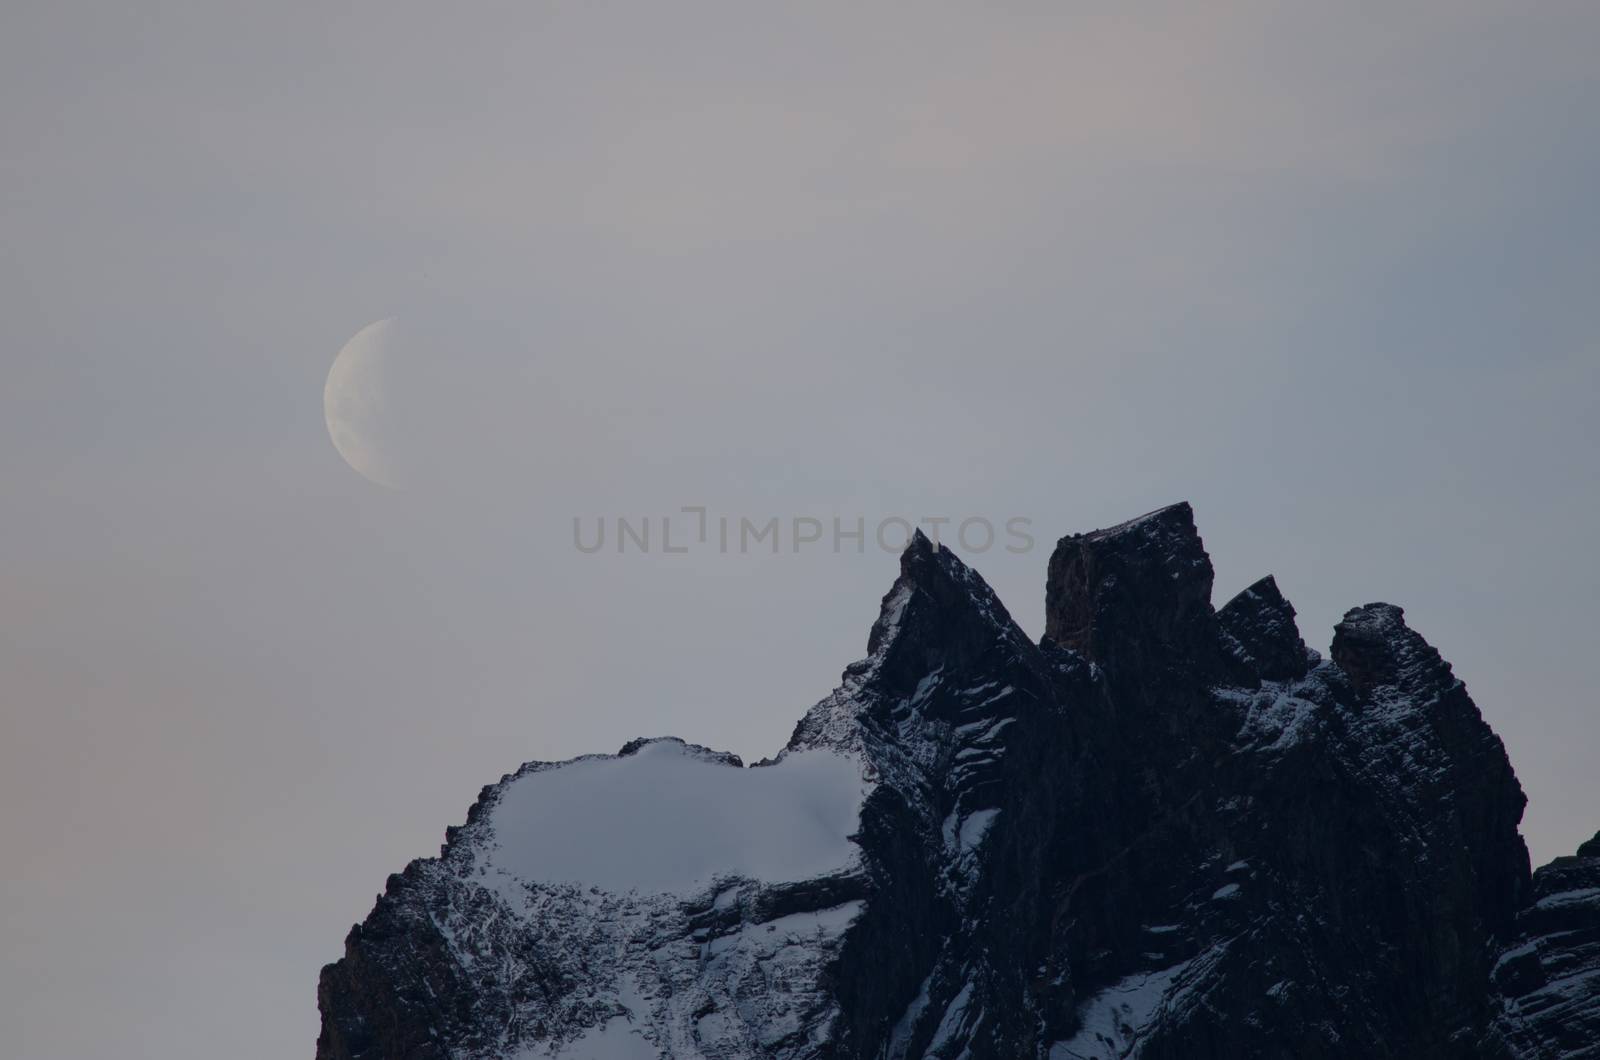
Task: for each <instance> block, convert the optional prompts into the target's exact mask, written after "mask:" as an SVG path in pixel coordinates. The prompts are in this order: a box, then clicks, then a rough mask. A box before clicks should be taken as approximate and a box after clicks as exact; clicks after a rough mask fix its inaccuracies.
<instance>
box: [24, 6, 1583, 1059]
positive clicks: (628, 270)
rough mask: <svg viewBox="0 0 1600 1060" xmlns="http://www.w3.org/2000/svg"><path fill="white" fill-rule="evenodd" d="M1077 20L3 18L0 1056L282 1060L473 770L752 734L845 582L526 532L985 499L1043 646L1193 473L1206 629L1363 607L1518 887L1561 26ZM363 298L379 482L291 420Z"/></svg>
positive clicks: (1558, 637)
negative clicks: (1457, 686)
mask: <svg viewBox="0 0 1600 1060" xmlns="http://www.w3.org/2000/svg"><path fill="white" fill-rule="evenodd" d="M1122 6H1123V5H1104V6H1098V5H1096V6H1092V7H1091V6H1087V5H1043V4H1014V5H987V6H986V7H985V8H984V9H983V10H979V9H978V8H977V7H975V6H972V5H953V4H952V5H945V4H932V5H930V4H917V5H910V4H904V5H878V6H862V5H837V6H835V5H823V4H793V5H785V6H783V7H782V8H779V7H777V6H776V5H762V6H761V8H760V9H759V10H758V9H757V8H756V7H753V6H751V5H734V4H726V5H702V4H689V3H679V4H672V5H576V4H572V5H560V6H551V5H531V4H525V5H482V6H466V7H464V6H461V5H422V4H409V3H405V4H386V5H376V4H372V5H367V4H363V5H348V6H341V7H339V8H338V9H331V8H330V7H329V6H328V5H252V6H245V5H228V4H213V3H192V4H176V3H175V4H165V3H163V4H154V5H59V4H43V3H24V4H12V5H9V6H8V7H7V9H6V13H5V15H4V16H0V329H3V330H0V337H3V344H0V358H3V362H0V367H3V369H4V374H3V385H0V516H3V525H0V593H3V595H4V599H5V607H4V608H3V609H0V673H3V674H4V675H5V676H4V683H3V687H0V725H3V729H0V843H3V847H4V850H5V851H6V856H5V859H4V869H3V871H0V1027H4V1028H5V1035H6V1038H7V1046H6V1049H7V1051H8V1052H10V1053H14V1055H16V1056H19V1057H20V1056H26V1057H29V1058H30V1060H55V1058H69V1057H70V1058H74V1060H81V1058H83V1057H102V1056H103V1057H111V1056H118V1057H123V1056H164V1057H171V1058H175V1060H183V1058H190V1057H193V1058H197V1060H198V1058H202V1057H204V1058H208V1060H209V1058H211V1057H214V1056H215V1055H216V1051H217V1043H218V1042H223V1041H226V1042H227V1043H228V1048H227V1052H228V1053H229V1055H230V1056H235V1057H238V1058H240V1060H254V1058H256V1057H260V1058H263V1060H264V1058H268V1057H272V1058H277V1057H282V1056H295V1055H303V1056H309V1055H310V1054H311V1051H312V1041H313V1038H314V1036H315V1032H316V1013H315V1008H314V998H313V989H314V985H315V977H316V973H317V970H318V968H319V966H320V965H321V964H322V963H324V962H325V961H328V960H331V959H333V958H335V957H336V956H338V955H339V953H340V945H341V940H342V938H343V934H344V932H345V931H346V929H347V928H348V927H349V925H350V923H351V922H353V921H355V920H357V919H359V918H360V917H361V916H362V915H364V913H365V912H366V910H367V909H368V907H369V905H370V902H371V899H372V896H373V894H374V893H376V892H377V891H378V890H380V889H381V888H382V886H383V880H384V877H385V875H386V874H387V873H388V872H390V871H394V870H397V869H399V868H400V867H401V866H402V865H403V864H404V863H405V862H406V861H407V860H408V859H410V858H412V857H415V856H419V855H424V854H428V853H431V852H432V851H434V850H435V849H436V847H437V845H438V843H439V842H440V840H441V839H442V835H443V829H444V827H445V826H446V825H449V824H453V823H458V822H459V821H460V820H461V819H462V818H463V816H464V814H465V810H466V807H467V805H468V804H469V803H470V802H471V800H472V798H473V797H474V795H475V794H476V792H477V790H478V788H479V787H480V786H481V785H482V784H484V783H486V782H488V781H491V780H493V779H495V778H497V777H499V776H500V775H501V774H502V773H503V772H506V771H508V770H510V769H512V768H514V767H515V766H517V765H518V764H519V763H520V762H522V761H523V760H525V759H531V758H559V757H565V756H569V755H573V754H577V753H582V752H586V751H595V750H608V751H609V750H614V749H615V748H616V747H617V746H618V745H620V744H621V743H622V742H624V741H625V740H627V739H629V738H631V737H635V736H640V735H656V734H661V733H673V734H676V735H680V736H683V737H685V738H688V739H692V740H697V741H699V742H702V743H707V744H711V745H714V746H718V747H726V748H729V749H732V750H735V751H738V752H740V753H741V754H745V755H747V756H751V757H756V756H760V755H762V754H765V753H769V752H770V751H772V750H774V749H775V748H776V747H778V746H780V745H781V743H782V742H783V740H784V739H785V738H786V737H787V735H788V732H789V729H790V727H791V726H792V725H793V723H794V721H795V719H796V718H797V717H798V716H799V714H800V713H801V711H802V710H803V709H804V708H805V707H806V706H808V705H809V704H810V703H811V702H813V701H814V700H816V699H817V698H819V697H820V696H822V695H823V694H825V693H826V692H827V691H828V690H829V688H831V687H832V684H833V683H834V681H835V679H836V678H837V675H838V671H839V669H840V668H841V667H842V666H843V665H844V664H845V663H847V662H849V661H850V660H852V659H854V658H856V657H858V656H859V655H860V654H862V652H863V650H864V645H865V638H866V632H867V628H868V626H869V625H870V623H871V621H872V619H873V617H874V615H875V613H876V606H877V601H878V598H879V596H880V595H881V594H882V593H883V591H884V590H885V589H886V588H887V586H888V584H889V582H890V581H891V579H892V577H893V574H894V570H895V563H894V560H893V558H892V557H888V556H885V555H883V554H881V553H878V552H876V551H875V550H871V549H869V550H868V552H867V554H866V555H864V556H859V557H858V556H855V555H853V554H849V555H845V556H835V555H832V554H831V553H830V552H829V551H827V550H825V549H815V550H812V551H809V552H805V553H802V554H800V555H798V556H796V555H793V554H784V555H780V556H776V557H773V556H747V557H725V556H718V555H716V554H714V553H706V552H696V553H692V554H690V555H688V556H682V557H678V556H663V555H660V554H656V555H650V556H617V555H616V554H615V553H614V552H611V551H609V550H608V551H607V552H606V553H603V554H599V555H595V556H585V555H580V554H578V553H577V552H576V551H575V550H574V549H573V547H572V542H571V532H572V527H571V519H572V517H573V516H574V515H576V514H581V515H584V516H587V517H591V518H592V517H594V516H597V515H607V516H615V515H617V514H629V515H634V516H639V515H645V514H653V515H659V514H661V513H664V512H670V511H675V510H676V509H677V508H678V507H679V506H680V505H688V504H705V505H709V506H711V507H712V508H713V509H714V510H715V511H719V512H725V513H730V514H733V515H735V516H737V515H740V514H744V515H749V516H751V517H765V516H767V515H781V516H789V515H814V516H817V517H820V518H823V519H825V520H826V519H830V518H831V517H832V516H834V515H840V516H844V517H846V518H853V517H855V516H857V515H864V516H866V517H868V518H869V519H877V518H881V517H885V516H890V515H901V516H906V517H911V518H915V517H918V516H923V515H950V516H956V517H961V516H965V515H974V514H976V515H985V516H989V517H991V518H993V519H995V520H996V521H997V522H998V521H1000V520H1003V519H1004V518H1006V517H1008V516H1011V515H1023V516H1027V517H1030V518H1032V520H1033V528H1034V531H1035V533H1036V536H1037V537H1038V539H1039V546H1038V548H1037V549H1036V550H1035V551H1034V552H1033V553H1032V554H1029V555H1020V556H1018V555H1010V554H1007V553H1005V552H1003V551H1000V550H998V549H997V550H995V551H993V552H991V553H989V554H987V555H984V556H977V557H970V558H971V559H972V561H973V563H974V564H975V566H977V567H978V569H979V570H980V571H981V572H982V573H983V574H984V575H985V576H986V577H987V578H988V579H989V580H990V581H991V582H992V583H993V584H994V585H995V587H996V589H997V590H998V591H999V592H1000V594H1001V596H1002V598H1003V599H1004V600H1005V601H1006V602H1007V604H1008V606H1009V607H1010V608H1011V610H1012V611H1013V613H1014V614H1015V615H1016V616H1017V618H1018V619H1019V621H1021V622H1022V623H1023V625H1024V626H1025V627H1026V628H1028V629H1029V630H1030V631H1032V632H1034V633H1037V632H1038V631H1039V630H1040V628H1041V625H1042V622H1041V612H1042V606H1043V602H1042V598H1043V585H1044V567H1045V561H1046V559H1047V557H1048V549H1049V546H1050V544H1052V543H1053V541H1054V538H1055V537H1056V536H1058V535H1060V534H1062V533H1066V532H1069V531H1075V530H1085V529H1089V528H1093V527H1096V526H1101V525H1106V524H1109V523H1112V522H1116V521H1119V520H1121V519H1123V518H1126V517H1129V516H1132V515H1135V514H1138V513H1140V512H1143V511H1145V510H1148V509H1150V508H1152V507H1155V506H1158V505H1160V504H1164V503H1168V502H1171V501H1175V500H1179V499H1188V500H1191V501H1193V502H1194V504H1195V506H1196V510H1197V516H1198V519H1199V522H1200V526H1201V530H1202V533H1203V534H1204V536H1205V538H1206V543H1207V546H1208V547H1209V549H1210V551H1211V553H1212V557H1213V560H1214V561H1215V564H1216V567H1217V574H1218V578H1217V591H1218V602H1219V603H1220V602H1221V601H1222V600H1223V599H1225V598H1226V597H1227V596H1229V595H1231V594H1232V593H1233V592H1235V591H1237V590H1238V589H1239V588H1241V587H1243V586H1244V585H1245V584H1247V583H1248V582H1249V581H1251V580H1253V579H1254V578H1255V577H1257V576H1259V575H1261V574H1263V573H1267V572H1272V573H1275V574H1276V575H1277V576H1278V578H1279V582H1280V584H1281V585H1282V587H1283V589H1284V591H1285V593H1286V594H1287V595H1288V596H1289V597H1290V598H1291V599H1292V600H1293V601H1294V603H1295V605H1296V606H1297V607H1298V609H1299V610H1300V613H1301V619H1302V630H1303V632H1304V633H1305V635H1306V639H1307V640H1308V641H1309V642H1310V643H1312V644H1313V645H1316V646H1318V647H1325V646H1326V644H1327V642H1328V640H1329V637H1330V635H1331V627H1332V624H1333V623H1334V622H1335V621H1336V620H1337V619H1338V616H1339V615H1340V614H1341V613H1342V612H1343V611H1344V610H1345V609H1346V608H1347V607H1350V606H1353V605H1356V604H1361V603H1366V602H1368V601H1371V600H1376V599H1385V600H1390V601H1392V602H1395V603H1398V604H1400V605H1402V606H1404V607H1405V608H1406V609H1407V614H1408V617H1409V619H1410V620H1411V621H1412V623H1413V624H1414V625H1415V626H1416V628H1418V629H1419V630H1421V631H1422V632H1423V633H1424V634H1425V635H1426V636H1427V637H1428V638H1429V639H1430V640H1431V641H1432V642H1433V643H1434V644H1435V645H1437V646H1438V647H1439V648H1440V650H1441V651H1442V652H1443V653H1444V654H1445V656H1446V657H1447V658H1449V659H1451V660H1452V661H1453V662H1454V663H1455V664H1456V669H1457V672H1458V673H1459V674H1460V675H1461V676H1462V677H1463V678H1464V679H1465V680H1466V681H1467V684H1468V686H1469V688H1470V689H1471V691H1472V693H1473V694H1474V696H1475V698H1476V699H1477V701H1478V703H1479V705H1480V706H1481V707H1482V708H1483V710H1484V712H1485V714H1486V715H1487V716H1488V718H1489V720H1490V721H1491V723H1493V724H1494V726H1495V727H1496V729H1497V730H1498V731H1499V732H1500V733H1501V734H1502V736H1503V737H1504V738H1505V741H1506V743H1507V746H1508V748H1509V750H1510V753H1511V757H1512V760H1513V763H1514V765H1515V766H1516V768H1517V770H1518V773H1519V775H1520V776H1521V778H1522V781H1523V784H1524V786H1525V788H1526V789H1527V791H1528V793H1529V796H1530V798H1531V800H1532V802H1531V805H1530V808H1529V811H1528V815H1527V817H1526V819H1525V828H1524V830H1525V833H1526V835H1527V836H1528V838H1529V841H1530V844H1531V845H1532V847H1533V850H1534V855H1535V858H1536V859H1537V860H1544V859H1547V858H1549V857H1551V856H1554V855H1555V854H1558V853H1562V852H1567V851H1570V850H1571V849H1572V848H1573V847H1574V846H1575V845H1576V844H1577V843H1578V842H1579V841H1580V840H1581V839H1583V838H1586V837H1587V836H1588V835H1590V834H1592V833H1593V832H1594V830H1595V829H1596V828H1597V827H1600V779H1597V778H1596V775H1595V772H1594V769H1593V761H1594V749H1595V747H1596V746H1597V745H1600V719H1597V716H1596V713H1595V710H1594V691H1593V681H1592V678H1591V660H1590V655H1591V654H1592V640H1593V618H1594V614H1595V612H1596V604H1597V597H1600V566H1597V564H1596V560H1595V551H1594V544H1593V543H1594V540H1595V537H1596V523H1597V517H1600V488H1597V487H1600V481H1597V477H1600V418H1597V417H1600V410H1597V408H1596V401H1597V394H1600V309H1597V308H1596V306H1597V304H1600V303H1597V302H1596V299H1595V297H1594V295H1595V292H1596V290H1600V266H1597V261H1600V258H1597V250H1600V211H1597V210H1596V206H1595V199H1594V189H1595V188H1596V187H1600V114H1597V110H1596V108H1595V106H1594V100H1595V99H1596V98H1597V94H1596V90H1597V87H1600V86H1597V83H1596V82H1597V81H1600V70H1597V68H1596V65H1595V63H1594V61H1593V56H1594V54H1595V51H1596V45H1597V43H1600V42H1597V39H1596V37H1597V31H1600V11H1597V10H1596V8H1595V7H1594V5H1593V4H1589V3H1563V2H1550V3H1538V4H1526V3H1515V4H1512V3H1507V4H1500V5H1491V4H1482V3H1468V2H1450V3H1442V2H1441V3H1432V4H1399V5H1396V4H1382V5H1359V4H1340V5H1250V4H1217V5H1206V7H1205V8H1204V10H1202V9H1200V8H1198V7H1195V6H1194V5H1173V6H1171V7H1164V6H1161V5H1152V6H1150V7H1147V8H1144V9H1143V10H1144V11H1145V12H1146V13H1145V14H1143V15H1141V16H1138V17H1134V16H1131V15H1129V14H1127V13H1125V12H1124V13H1113V12H1115V11H1117V10H1119V9H1121V8H1122ZM1291 6H1294V7H1297V8H1298V12H1297V13H1291V11H1290V8H1291ZM1313 7H1315V8H1317V9H1318V10H1316V11H1313V10H1312V8H1313ZM388 316H397V317H399V318H401V320H402V321H405V322H407V323H408V326H409V327H410V328H411V329H412V330H411V332H410V334H412V335H413V336H417V338H416V339H415V342H416V348H417V349H418V350H423V351H426V350H434V351H436V357H435V359H434V360H433V361H432V362H431V363H423V364H422V365H421V366H420V367H418V368H417V373H416V375H415V377H414V378H413V379H412V380H411V382H409V383H407V384H405V386H403V387H402V388H401V389H402V391H403V392H405V393H409V394H411V395H417V394H422V393H426V394H427V395H428V397H427V398H426V400H423V401H420V402H414V403H413V406H412V407H411V409H410V411H411V413H412V414H413V415H414V417H415V418H416V420H417V422H419V423H420V424H422V426H420V427H419V428H418V431H417V433H415V434H412V435H408V437H406V438H400V439H396V441H395V444H396V445H397V446H401V447H406V446H409V450H408V452H409V453H410V457H411V459H413V460H415V461H417V462H419V463H422V464H427V465H428V468H429V470H430V472H431V473H432V475H433V478H432V479H431V480H430V482H431V485H427V486H423V487H418V488H416V489H412V490H409V491H407V492H403V493H394V492H388V491H384V490H382V489H379V488H378V487H375V486H372V485H370V484H369V483H367V482H365V481H364V480H362V479H361V478H359V477H358V476H357V475H356V474H355V473H354V472H352V471H351V470H350V469H349V468H347V467H346V466H345V465H344V464H343V463H342V462H341V461H340V460H339V458H338V456H337V454H336V453H335V452H334V450H333V448H332V446H331V445H330V444H329V441H328V438H327V434H326V432H325V430H324V426H323V421H322V407H321V402H322V389H323V380H324V377H325V376H326V374H327V371H328V368H329V366H330V364H331V362H332V359H333V357H334V355H335V354H336V353H337V351H338V350H339V348H340V347H341V345H342V344H343V343H344V342H345V341H346V340H348V339H349V338H350V337H351V336H352V335H353V334H355V332H356V331H358V330H359V329H360V328H361V327H363V326H364V325H366V324H368V323H370V322H372V321H374V320H377V319H380V318H383V317H388ZM407 387H409V389H407ZM419 438H420V439H424V440H425V442H426V444H418V439H419Z"/></svg>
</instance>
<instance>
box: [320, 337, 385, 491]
mask: <svg viewBox="0 0 1600 1060" xmlns="http://www.w3.org/2000/svg"><path fill="white" fill-rule="evenodd" d="M394 332H395V322H394V318H393V317H388V318H386V319H384V320H378V321H374V322H373V323H371V324H368V325H367V326H366V327H364V328H362V329H361V330H360V331H358V332H356V334H355V337H354V338H352V339H351V340H350V341H349V342H347V343H345V344H344V348H343V349H342V350H340V351H339V355H338V356H337V357H335V358H334V359H333V367H332V368H330V369H328V382H327V384H326V385H325V386H324V387H323V389H322V412H323V415H324V416H325V417H326V419H327V421H328V437H329V438H330V439H331V440H332V441H333V447H334V448H335V449H337V450H338V451H339V455H340V456H341V457H343V458H344V462H345V463H347V464H349V465H350V467H351V468H352V469H353V470H354V471H355V472H356V473H357V474H359V475H360V476H361V477H362V478H365V479H367V480H368V481H369V482H374V483H377V484H378V485H380V486H384V487H387V488H388V489H399V488H401V486H402V485H404V479H403V477H402V475H401V472H400V468H399V467H398V466H397V462H396V461H395V460H394V458H393V456H392V454H391V453H390V452H389V451H388V450H387V449H386V448H385V445H384V431H385V427H386V421H388V420H390V419H392V417H393V410H392V409H391V408H390V407H389V405H390V386H389V384H390V379H391V376H392V368H393V364H392V356H391V354H392V351H391V349H390V347H391V346H392V345H393V342H394V338H395V335H394Z"/></svg>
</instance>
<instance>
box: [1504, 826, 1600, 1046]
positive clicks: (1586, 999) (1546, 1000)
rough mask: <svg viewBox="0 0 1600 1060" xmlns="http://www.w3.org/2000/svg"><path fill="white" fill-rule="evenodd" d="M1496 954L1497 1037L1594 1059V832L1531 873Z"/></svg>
mask: <svg viewBox="0 0 1600 1060" xmlns="http://www.w3.org/2000/svg"><path fill="white" fill-rule="evenodd" d="M1533 899H1534V901H1533V904H1532V905H1531V906H1529V907H1528V908H1527V909H1524V910H1523V911H1522V913H1521V914H1519V915H1518V917H1517V932H1516V936H1515V938H1514V939H1513V940H1512V942H1511V945H1509V946H1507V947H1506V949H1505V951H1504V952H1502V953H1501V954H1500V958H1499V961H1498V962H1497V963H1496V964H1495V968H1494V985H1495V987H1496V990H1497V992H1498V994H1499V997H1500V999H1501V1009H1500V1012H1499V1014H1498V1018H1497V1019H1496V1022H1495V1030H1496V1032H1497V1036H1498V1041H1499V1042H1500V1043H1501V1044H1502V1045H1503V1046H1504V1047H1506V1048H1507V1049H1508V1050H1509V1051H1510V1052H1512V1053H1513V1054H1514V1055H1517V1056H1537V1057H1546V1056H1555V1057H1564V1058H1577V1057H1586V1058H1592V1057H1600V835H1597V836H1595V838H1594V839H1591V840H1589V841H1588V842H1587V843H1584V844H1583V845H1582V846H1580V847H1579V848H1578V853H1577V856H1576V857H1568V858H1557V859H1556V860H1554V861H1552V862H1551V863H1550V864H1548V865H1546V866H1544V867H1543V868H1541V869H1540V870H1539V871H1538V872H1535V873H1534V874H1533Z"/></svg>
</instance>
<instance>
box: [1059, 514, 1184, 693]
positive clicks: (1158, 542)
mask: <svg viewBox="0 0 1600 1060" xmlns="http://www.w3.org/2000/svg"><path fill="white" fill-rule="evenodd" d="M1047 579H1048V580H1047V582H1046V587H1045V634H1044V639H1045V640H1046V641H1048V642H1051V643H1054V644H1057V645H1059V646H1061V647H1064V648H1069V649H1071V650H1073V651H1075V652H1077V653H1078V654H1080V655H1082V656H1083V657H1084V658H1086V659H1088V660H1089V661H1090V662H1096V663H1099V664H1100V665H1101V666H1103V667H1105V668H1107V669H1108V670H1113V671H1115V670H1117V669H1119V668H1120V669H1124V670H1132V669H1135V668H1138V667H1141V666H1144V665H1146V664H1149V663H1163V664H1164V663H1167V662H1173V661H1175V660H1178V659H1180V658H1187V659H1188V660H1190V661H1193V662H1196V663H1199V664H1200V665H1202V666H1205V667H1210V666H1211V665H1213V662H1214V654H1215V650H1216V619H1215V616H1214V614H1213V612H1212V610H1211V582H1212V570H1211V557H1210V556H1208V555H1207V554H1206V550H1205V546H1204V544H1203V543H1202V542H1201V540H1200V533H1199V531H1198V530H1197V529H1196V528H1195V524H1194V509H1193V508H1191V507H1190V506H1189V504H1188V503H1187V502H1183V503H1179V504H1173V505H1169V506H1168V507H1165V508H1160V509H1157V510H1156V511H1153V512H1149V513H1147V514H1145V515H1141V516H1140V517H1139V518H1137V519H1131V520H1129V521H1128V522H1125V523H1119V524H1117V525H1116V526H1112V527H1108V528H1106V529H1104V530H1095V531H1092V532H1090V533H1087V534H1072V535H1069V536H1067V537H1063V538H1062V539H1061V540H1060V541H1059V542H1057V543H1056V548H1055V552H1054V553H1053V554H1052V555H1051V557H1050V567H1049V572H1048V574H1047Z"/></svg>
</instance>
